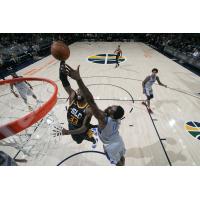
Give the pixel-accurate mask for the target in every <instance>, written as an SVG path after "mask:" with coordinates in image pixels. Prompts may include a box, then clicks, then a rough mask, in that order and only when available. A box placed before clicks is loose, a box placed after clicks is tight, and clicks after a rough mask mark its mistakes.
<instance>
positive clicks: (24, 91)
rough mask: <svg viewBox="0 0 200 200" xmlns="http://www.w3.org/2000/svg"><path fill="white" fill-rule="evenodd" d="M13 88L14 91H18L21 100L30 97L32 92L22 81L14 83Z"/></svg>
mask: <svg viewBox="0 0 200 200" xmlns="http://www.w3.org/2000/svg"><path fill="white" fill-rule="evenodd" d="M14 86H15V87H16V89H17V90H18V92H19V94H20V96H21V97H22V98H23V99H26V96H27V95H28V96H32V95H33V92H32V90H31V89H30V88H29V86H28V85H27V84H26V83H25V82H24V81H23V82H19V83H14Z"/></svg>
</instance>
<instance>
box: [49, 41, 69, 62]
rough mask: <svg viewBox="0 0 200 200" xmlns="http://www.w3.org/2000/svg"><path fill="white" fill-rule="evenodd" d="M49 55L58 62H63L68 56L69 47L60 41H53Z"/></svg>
mask: <svg viewBox="0 0 200 200" xmlns="http://www.w3.org/2000/svg"><path fill="white" fill-rule="evenodd" d="M51 55H52V56H53V57H54V58H55V59H57V60H60V61H65V60H67V59H68V58H69V56H70V50H69V47H68V46H67V45H66V44H65V43H64V42H62V41H55V42H53V44H52V45H51Z"/></svg>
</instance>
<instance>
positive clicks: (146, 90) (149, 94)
mask: <svg viewBox="0 0 200 200" xmlns="http://www.w3.org/2000/svg"><path fill="white" fill-rule="evenodd" d="M144 93H145V95H146V96H147V99H148V100H150V99H153V90H152V89H149V88H144Z"/></svg>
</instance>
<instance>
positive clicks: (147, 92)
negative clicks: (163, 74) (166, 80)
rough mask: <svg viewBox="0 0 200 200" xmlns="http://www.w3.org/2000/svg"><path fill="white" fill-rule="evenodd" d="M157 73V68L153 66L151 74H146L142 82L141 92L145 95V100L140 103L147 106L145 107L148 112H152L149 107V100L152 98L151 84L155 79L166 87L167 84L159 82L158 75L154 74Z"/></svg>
mask: <svg viewBox="0 0 200 200" xmlns="http://www.w3.org/2000/svg"><path fill="white" fill-rule="evenodd" d="M157 73H158V69H156V68H153V69H152V74H151V75H149V76H147V77H146V78H145V80H144V81H143V82H142V88H143V93H144V94H145V95H146V97H147V100H146V101H144V102H142V104H144V105H146V106H147V109H148V110H149V112H150V113H153V111H152V110H151V108H150V100H151V99H152V98H153V89H152V86H153V84H154V83H155V82H156V81H157V82H158V84H159V85H161V86H164V87H167V85H164V84H163V83H161V81H160V79H159V77H158V76H157V75H156V74H157Z"/></svg>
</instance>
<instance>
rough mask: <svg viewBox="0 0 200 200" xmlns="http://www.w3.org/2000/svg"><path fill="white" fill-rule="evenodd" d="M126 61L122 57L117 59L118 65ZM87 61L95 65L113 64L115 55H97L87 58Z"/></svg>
mask: <svg viewBox="0 0 200 200" xmlns="http://www.w3.org/2000/svg"><path fill="white" fill-rule="evenodd" d="M125 60H126V58H125V57H124V56H120V57H119V63H122V62H124V61H125ZM88 61H90V62H93V63H97V64H115V63H116V55H115V54H97V55H94V56H89V57H88Z"/></svg>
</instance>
